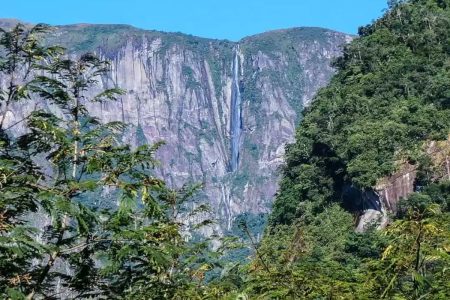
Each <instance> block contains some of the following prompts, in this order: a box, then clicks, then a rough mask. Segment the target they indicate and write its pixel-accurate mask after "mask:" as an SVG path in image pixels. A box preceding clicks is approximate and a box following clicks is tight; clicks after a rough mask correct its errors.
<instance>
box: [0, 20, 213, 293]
mask: <svg viewBox="0 0 450 300" xmlns="http://www.w3.org/2000/svg"><path fill="white" fill-rule="evenodd" d="M46 29H47V27H45V26H42V25H38V26H36V27H34V28H32V29H30V30H26V29H25V28H24V27H23V26H22V25H17V26H16V27H15V28H14V29H12V31H10V32H3V35H2V38H1V40H0V45H1V46H2V47H3V48H4V49H3V50H4V51H2V52H1V53H2V54H4V55H5V56H4V57H2V59H1V65H0V71H1V72H2V76H3V78H6V79H8V80H9V85H8V87H7V88H6V89H5V90H2V91H1V95H2V98H1V99H0V100H1V105H2V107H1V108H2V112H3V114H2V115H3V116H4V115H5V112H7V111H8V110H9V107H10V105H11V104H12V103H14V102H16V101H30V102H33V101H36V102H37V101H42V100H46V101H48V102H49V103H50V104H52V105H54V106H55V107H57V108H58V109H59V111H60V113H59V114H58V115H56V114H53V113H52V112H49V111H44V110H39V109H35V110H34V111H33V112H32V113H31V114H30V115H29V116H27V117H26V118H24V119H23V120H22V121H20V122H17V123H15V124H12V125H9V127H7V128H5V126H4V125H5V124H6V123H5V122H4V120H5V118H2V121H1V123H0V133H1V135H0V136H1V141H0V161H1V167H0V176H1V184H0V250H1V253H0V297H1V298H10V299H43V298H45V299H59V298H64V297H66V298H67V297H70V298H92V297H101V298H105V297H107V298H108V299H166V298H174V299H186V297H187V296H186V295H190V296H192V295H196V294H198V293H200V292H201V289H200V287H201V286H202V282H203V279H204V276H203V274H204V273H205V272H206V271H207V270H209V268H210V267H209V265H208V264H207V263H205V262H202V261H201V260H200V258H201V257H202V256H204V254H203V253H204V251H205V250H206V249H207V247H208V243H207V242H201V243H198V244H195V243H192V244H188V243H187V242H186V240H185V238H184V237H183V236H182V232H185V231H186V229H185V228H183V226H184V225H183V224H182V223H180V222H179V220H180V219H179V218H180V213H181V212H183V213H185V214H186V213H190V214H191V215H195V214H196V213H197V211H193V212H189V211H188V210H187V206H186V201H188V200H189V199H190V198H191V197H192V195H193V193H195V191H196V190H197V189H198V187H197V186H194V187H187V186H186V187H184V188H182V189H181V190H172V189H170V188H168V187H167V186H166V185H165V183H164V181H162V180H161V179H159V178H157V177H155V176H154V175H153V172H152V169H153V168H154V167H155V166H156V165H157V163H158V162H157V161H156V160H155V159H154V156H155V152H156V151H157V149H158V148H159V146H160V145H161V144H162V143H157V144H155V145H153V146H149V145H142V146H139V147H138V148H136V149H130V147H129V146H124V145H121V144H120V137H121V135H122V133H123V131H124V129H125V127H126V125H125V124H122V123H120V122H111V123H106V124H101V123H100V122H99V121H98V120H97V119H96V118H94V117H92V116H90V115H89V112H88V109H87V107H86V105H87V104H88V102H103V101H115V100H116V98H117V97H118V96H119V95H121V94H123V91H122V90H120V89H117V88H112V89H106V90H103V91H101V92H100V93H99V94H97V95H95V96H93V97H91V98H88V97H87V93H86V91H87V90H90V89H92V88H93V87H94V86H97V84H98V81H99V79H100V76H102V75H104V73H105V72H107V71H108V68H109V64H108V63H107V62H105V61H102V60H100V59H99V58H97V57H96V56H95V55H93V54H89V53H87V54H84V55H81V56H79V57H78V58H77V59H75V60H72V59H68V58H67V57H66V56H63V55H62V54H63V51H62V49H60V48H56V47H43V46H40V44H39V39H38V37H37V35H40V34H42V33H43V32H44V31H45V30H46ZM44 59H45V63H43V62H44ZM23 74H25V75H24V76H23V78H19V76H20V75H23ZM32 74H38V75H36V76H31V75H32ZM28 77H29V78H28ZM21 122H26V124H27V128H28V130H27V131H26V133H24V134H22V135H20V136H13V134H12V131H11V129H13V128H14V126H16V125H18V124H19V123H21ZM43 157H44V158H45V160H46V161H48V166H46V165H43V164H37V163H36V161H39V160H41V161H42V158H43ZM45 168H47V170H45ZM44 170H45V171H44ZM104 194H108V198H109V200H110V201H114V202H115V203H117V207H116V208H115V209H113V210H109V211H99V210H98V207H96V206H95V205H91V206H90V207H87V206H85V205H84V204H83V203H82V202H83V199H86V198H89V197H96V198H97V199H95V201H90V203H91V204H92V203H97V202H99V201H100V200H101V199H99V198H102V197H103V195H104ZM198 212H199V213H200V212H203V210H198ZM33 219H42V220H44V225H42V224H39V222H38V223H36V224H35V223H33ZM45 221H47V222H45ZM45 223H47V225H45ZM208 224H209V222H208V220H203V221H202V222H201V224H198V226H197V227H201V226H202V225H208ZM194 225H195V224H194ZM42 226H45V227H42ZM190 296H189V297H190Z"/></svg>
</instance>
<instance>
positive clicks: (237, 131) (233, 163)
mask: <svg viewBox="0 0 450 300" xmlns="http://www.w3.org/2000/svg"><path fill="white" fill-rule="evenodd" d="M230 115H231V122H230V136H231V160H230V171H231V172H234V171H236V170H237V168H238V166H239V144H240V139H241V132H242V116H241V91H240V89H239V45H238V46H237V47H236V50H235V53H234V61H233V83H232V86H231V107H230Z"/></svg>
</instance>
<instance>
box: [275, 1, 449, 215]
mask: <svg viewBox="0 0 450 300" xmlns="http://www.w3.org/2000/svg"><path fill="white" fill-rule="evenodd" d="M393 7H394V8H392V9H391V10H390V11H388V12H387V13H386V14H385V16H384V17H382V18H381V19H379V20H377V21H375V22H374V23H373V24H371V25H368V26H366V27H362V28H361V29H360V37H359V38H356V39H355V40H354V41H353V42H352V43H350V44H349V45H348V46H346V47H345V49H344V54H343V56H342V57H341V58H339V59H337V60H336V62H335V66H336V67H337V69H338V73H337V74H336V76H335V77H334V78H333V79H332V82H331V83H330V84H329V86H327V87H326V88H324V89H322V90H321V91H320V92H319V93H318V95H317V96H316V98H315V100H314V101H313V103H312V105H311V106H310V107H309V108H308V109H306V111H305V113H304V119H303V121H302V123H301V125H300V127H299V128H298V130H297V133H296V142H295V144H292V145H289V146H288V147H287V157H286V158H287V162H286V166H285V169H284V176H283V179H282V182H281V190H280V193H279V196H278V197H277V201H276V202H275V205H274V213H273V215H272V218H271V223H272V224H279V223H290V222H293V220H294V219H295V218H296V217H299V216H300V214H301V211H300V210H299V209H298V205H299V203H300V202H303V201H311V202H314V203H315V205H317V206H318V207H320V206H321V205H322V206H323V205H326V203H329V202H331V201H336V200H338V199H340V198H341V197H342V187H343V186H345V184H347V185H353V186H356V187H358V188H360V189H362V190H365V189H371V188H372V187H373V186H374V185H375V184H376V182H377V180H378V179H380V178H382V177H383V176H386V175H389V174H391V173H393V172H394V171H395V170H396V167H397V166H396V162H398V161H410V162H412V163H415V162H416V161H418V160H420V159H421V157H423V156H426V153H424V151H422V149H423V144H424V143H425V142H426V141H429V140H439V139H443V138H445V137H446V136H447V135H448V132H449V131H450V123H449V120H450V109H449V108H450V107H449V105H448V103H447V102H448V93H449V87H450V86H449V85H448V82H450V81H449V80H450V68H449V65H448V61H449V52H448V47H447V41H448V40H449V39H450V36H449V32H450V30H449V28H450V8H449V7H448V3H447V1H434V0H430V1H423V0H421V1H406V2H405V3H401V4H396V5H394V6H393Z"/></svg>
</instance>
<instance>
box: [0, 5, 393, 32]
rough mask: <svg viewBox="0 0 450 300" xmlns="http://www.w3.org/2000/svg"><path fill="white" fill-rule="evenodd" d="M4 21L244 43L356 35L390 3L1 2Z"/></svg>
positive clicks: (0, 13)
mask: <svg viewBox="0 0 450 300" xmlns="http://www.w3.org/2000/svg"><path fill="white" fill-rule="evenodd" d="M0 3H1V10H0V17H1V18H18V19H21V20H23V21H28V22H32V23H38V22H44V23H49V24H52V25H62V24H73V23H102V24H117V23H121V24H131V25H134V26H136V27H140V28H144V29H156V30H162V31H180V32H184V33H189V34H193V35H198V36H202V37H210V38H221V39H225V38H226V39H230V40H239V39H240V38H242V37H244V36H248V35H252V34H255V33H260V32H263V31H267V30H272V29H280V28H289V27H297V26H319V27H325V28H330V29H334V30H338V31H343V32H346V33H356V32H357V29H358V26H360V25H364V24H367V23H369V22H371V21H372V20H374V19H376V18H378V17H379V16H381V15H382V11H383V9H385V8H386V6H387V5H386V0H226V1H223V0H0Z"/></svg>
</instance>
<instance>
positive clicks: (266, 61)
mask: <svg viewBox="0 0 450 300" xmlns="http://www.w3.org/2000/svg"><path fill="white" fill-rule="evenodd" d="M1 24H12V23H11V21H5V22H0V25H1ZM350 39H351V37H350V36H348V35H345V34H341V33H337V32H333V31H329V30H325V29H319V28H295V29H290V30H281V31H276V32H268V33H264V34H261V35H257V36H253V37H248V38H245V39H243V40H242V41H240V42H239V51H237V50H236V49H237V43H234V42H230V41H219V40H211V39H203V38H198V37H193V36H188V35H183V34H178V33H161V32H156V31H145V30H140V29H136V28H133V27H131V26H125V25H87V24H79V25H72V26H60V27H57V29H56V30H55V31H54V32H52V33H51V34H49V35H48V36H47V37H46V40H47V42H48V43H49V44H61V45H62V46H65V47H66V48H68V50H69V52H70V53H71V55H79V54H80V53H83V52H86V51H94V52H96V53H97V54H98V55H100V56H101V57H103V58H105V59H109V60H111V72H110V73H109V74H108V75H107V76H104V77H103V78H102V80H101V83H100V86H99V88H106V87H113V86H117V87H121V88H123V89H125V90H126V91H127V94H126V95H124V96H123V97H122V98H121V99H120V101H118V102H111V103H95V104H88V109H89V111H90V112H91V113H92V114H93V115H95V116H97V117H98V118H100V119H101V120H102V121H103V122H108V121H117V120H118V121H123V122H125V123H127V124H130V125H131V127H130V128H129V130H128V132H127V134H126V136H125V138H124V139H125V142H127V143H130V144H132V145H138V144H140V143H153V142H155V141H159V140H164V141H165V142H166V145H165V146H163V147H162V148H161V149H160V151H159V153H158V158H159V159H160V160H161V162H162V164H161V165H162V167H161V168H160V169H158V170H157V171H158V173H159V174H160V175H161V176H163V177H164V178H165V179H166V180H167V181H168V183H169V184H170V185H172V186H181V185H182V184H184V183H189V182H203V184H204V190H203V192H202V193H201V194H200V195H199V196H198V198H199V200H200V201H206V202H209V204H210V205H211V207H212V208H213V210H214V215H215V217H216V218H217V219H218V220H219V223H218V224H219V225H218V226H216V228H214V230H215V231H217V232H218V233H221V232H223V231H226V230H229V229H230V228H231V227H232V224H233V220H234V219H235V217H236V216H238V215H240V214H242V213H243V212H247V213H249V214H260V213H267V212H268V211H269V209H270V207H271V203H272V198H273V195H274V193H275V192H276V190H277V181H278V174H279V173H278V167H279V166H280V164H282V162H283V155H284V146H285V144H286V143H289V142H292V141H293V138H294V132H295V127H296V125H297V124H298V122H299V121H300V111H301V110H302V108H303V106H304V105H307V104H308V103H309V101H311V99H312V97H313V95H314V94H315V92H316V91H317V90H318V89H319V88H320V87H322V86H324V85H325V84H326V83H327V82H328V80H329V79H330V78H331V76H332V74H333V69H332V67H331V66H330V62H331V60H332V59H333V58H335V57H336V56H338V55H339V54H340V53H341V46H342V45H343V44H344V43H346V42H348V41H349V40H350ZM236 61H237V62H236ZM0 84H2V83H1V78H0ZM233 88H234V92H233ZM94 93H95V91H88V94H92V95H93V94H94ZM233 94H234V96H233ZM236 95H239V96H240V99H238V100H239V101H238V103H235V104H236V105H238V107H235V110H236V109H239V115H240V118H241V119H240V120H239V121H240V122H239V124H238V126H239V138H237V139H234V140H233V139H232V137H233V134H234V133H233V131H232V127H233V122H232V117H231V116H232V110H231V107H232V102H233V101H232V99H233V97H235V100H236V99H237V98H236ZM39 106H40V108H44V109H50V110H54V109H55V108H54V107H51V106H48V105H47V104H46V103H41V104H39ZM33 109H34V107H31V106H26V105H22V104H20V105H15V106H14V107H13V108H12V109H11V110H10V111H8V112H2V115H5V116H6V122H7V123H13V122H15V121H16V120H19V119H21V118H23V117H24V116H26V115H27V114H28V113H29V112H30V111H31V110H33ZM15 129H16V130H19V131H20V130H24V128H20V126H17V127H15ZM235 129H236V128H235ZM233 143H234V144H233ZM236 149H239V150H238V151H239V152H238V153H237V154H236V153H235V155H234V156H233V154H232V150H233V151H235V150H236ZM233 159H236V161H237V159H239V163H236V162H233ZM230 162H233V163H232V164H230ZM230 165H231V166H233V172H230Z"/></svg>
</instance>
